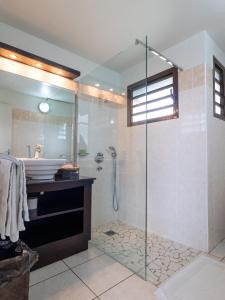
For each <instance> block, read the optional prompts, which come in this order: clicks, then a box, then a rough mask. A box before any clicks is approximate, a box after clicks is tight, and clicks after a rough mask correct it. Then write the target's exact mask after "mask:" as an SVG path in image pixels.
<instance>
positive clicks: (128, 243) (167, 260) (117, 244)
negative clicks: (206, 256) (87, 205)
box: [91, 223, 199, 286]
mask: <svg viewBox="0 0 225 300" xmlns="http://www.w3.org/2000/svg"><path fill="white" fill-rule="evenodd" d="M108 230H113V231H115V232H116V233H117V234H115V235H113V236H108V235H106V234H105V232H106V231H108ZM91 243H92V244H93V245H95V246H96V247H97V248H98V249H100V250H102V251H104V252H105V253H107V254H109V255H110V256H112V257H113V258H114V259H116V260H117V261H118V262H120V263H121V264H123V265H124V266H126V267H127V268H129V269H130V270H132V271H133V272H135V273H138V274H139V275H141V276H142V277H144V275H145V268H144V266H145V256H144V253H145V233H144V231H142V230H140V229H137V228H135V227H130V226H128V225H126V224H123V223H110V224H104V225H103V226H99V227H97V228H95V229H94V230H93V233H92V241H91ZM198 254H199V251H196V250H194V249H192V248H189V247H186V246H184V245H181V244H179V243H176V242H173V241H170V240H167V239H164V238H161V237H159V236H156V235H154V234H148V242H147V255H148V256H147V264H148V266H147V270H146V277H147V280H148V281H150V282H151V283H153V284H154V285H156V286H158V285H159V284H160V283H162V282H163V281H165V280H166V279H167V278H169V277H170V276H171V275H173V274H174V273H175V272H176V271H178V270H180V269H181V268H183V267H184V266H185V265H187V264H188V263H189V262H190V261H192V260H193V259H194V258H195V257H196V256H197V255H198Z"/></svg>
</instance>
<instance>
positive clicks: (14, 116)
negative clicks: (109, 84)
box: [0, 71, 75, 161]
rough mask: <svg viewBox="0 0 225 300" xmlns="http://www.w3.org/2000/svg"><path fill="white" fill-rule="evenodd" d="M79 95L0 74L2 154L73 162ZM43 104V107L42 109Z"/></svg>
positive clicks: (5, 73)
mask: <svg viewBox="0 0 225 300" xmlns="http://www.w3.org/2000/svg"><path fill="white" fill-rule="evenodd" d="M74 99H75V94H74V92H73V91H71V90H67V89H63V88H59V87H56V86H53V85H49V84H46V83H43V82H40V81H37V80H32V79H29V78H26V77H22V76H18V75H15V74H13V73H9V72H5V71H0V153H6V154H11V155H13V156H15V157H33V156H34V148H35V145H37V144H39V145H41V155H40V157H42V158H65V159H66V160H68V161H72V160H73V152H74V151H73V120H74V106H75V105H74V103H75V101H74ZM40 103H41V105H40Z"/></svg>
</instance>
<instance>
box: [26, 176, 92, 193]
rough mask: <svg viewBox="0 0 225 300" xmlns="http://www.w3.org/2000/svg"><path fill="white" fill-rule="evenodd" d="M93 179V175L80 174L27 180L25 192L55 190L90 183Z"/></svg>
mask: <svg viewBox="0 0 225 300" xmlns="http://www.w3.org/2000/svg"><path fill="white" fill-rule="evenodd" d="M95 179H96V178H94V177H84V176H80V177H79V178H78V179H60V178H57V179H54V180H27V192H28V193H33V192H40V191H46V192H47V191H57V190H63V189H71V188H76V187H80V186H86V185H92V184H93V183H94V180H95Z"/></svg>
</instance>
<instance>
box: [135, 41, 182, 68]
mask: <svg viewBox="0 0 225 300" xmlns="http://www.w3.org/2000/svg"><path fill="white" fill-rule="evenodd" d="M139 44H140V45H142V46H144V47H146V44H145V43H144V42H142V41H140V40H139V39H136V40H135V45H139ZM147 49H148V50H149V51H150V52H151V53H152V54H154V55H156V56H158V57H159V58H160V59H161V60H163V61H165V62H166V63H168V64H169V65H170V66H172V67H175V68H177V69H178V70H180V71H183V68H181V67H179V66H178V65H177V64H175V63H174V62H173V61H172V60H171V59H169V58H167V57H166V56H165V55H163V54H161V53H160V52H159V51H156V50H155V49H154V48H152V47H150V46H147Z"/></svg>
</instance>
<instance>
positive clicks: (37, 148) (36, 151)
mask: <svg viewBox="0 0 225 300" xmlns="http://www.w3.org/2000/svg"><path fill="white" fill-rule="evenodd" d="M41 147H42V145H40V144H37V145H35V149H34V158H35V159H39V158H40V153H41Z"/></svg>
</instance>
